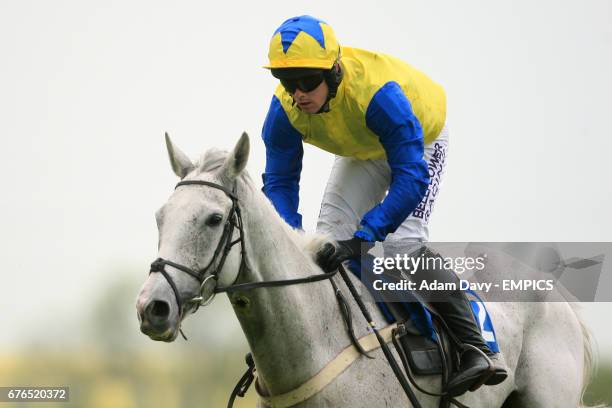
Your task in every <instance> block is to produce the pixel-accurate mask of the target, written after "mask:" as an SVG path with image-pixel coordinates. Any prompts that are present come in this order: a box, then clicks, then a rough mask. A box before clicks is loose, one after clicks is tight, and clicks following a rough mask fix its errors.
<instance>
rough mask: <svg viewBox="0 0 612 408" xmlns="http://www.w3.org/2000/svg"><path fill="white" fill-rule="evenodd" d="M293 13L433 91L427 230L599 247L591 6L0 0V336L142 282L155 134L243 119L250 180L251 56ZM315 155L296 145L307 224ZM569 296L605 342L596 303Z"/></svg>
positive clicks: (160, 163)
mask: <svg viewBox="0 0 612 408" xmlns="http://www.w3.org/2000/svg"><path fill="white" fill-rule="evenodd" d="M301 14H311V15H314V16H317V17H319V18H321V19H323V20H325V21H326V22H327V23H329V24H330V25H331V26H332V27H333V28H334V30H335V32H336V35H337V36H338V39H339V41H340V43H341V44H343V45H349V46H355V47H359V48H365V49H370V50H376V51H380V52H385V53H389V54H392V55H394V56H397V57H400V58H402V59H404V60H405V61H407V62H409V63H410V64H412V65H413V66H415V67H417V68H418V69H421V70H423V71H424V72H426V73H427V74H428V75H429V76H430V77H431V78H433V79H434V80H435V81H436V82H438V83H440V84H441V85H442V86H443V87H444V88H445V90H446V92H447V96H448V124H449V128H450V148H449V155H448V160H449V162H448V167H447V170H446V175H445V179H444V181H443V185H442V192H441V195H440V198H439V199H438V201H437V203H436V210H435V211H434V213H433V215H432V218H431V221H430V225H431V232H430V239H431V240H432V241H612V216H611V215H610V212H609V209H610V208H612V186H611V184H610V182H609V177H610V176H609V175H610V174H612V164H611V161H610V160H609V158H608V157H607V153H608V152H609V151H610V147H612V142H611V140H610V137H611V136H612V134H611V131H610V129H611V128H612V76H611V75H610V72H612V3H611V2H610V1H608V0H589V1H577V0H572V1H568V0H565V1H549V0H538V1H535V2H534V1H526V0H520V1H495V2H490V1H485V0H482V1H475V0H468V1H462V2H455V1H451V0H448V1H436V2H416V1H401V2H400V1H397V2H384V1H383V2H377V3H374V2H371V1H367V2H366V1H325V2H322V1H308V2H304V1H292V2H285V1H277V2H244V3H240V4H239V3H236V2H215V3H205V2H201V1H200V2H197V1H193V2H182V1H177V2H156V1H147V2H136V1H105V2H94V1H54V2H44V1H27V0H24V1H13V0H7V1H2V2H1V3H0V55H1V56H2V63H1V64H0V126H1V127H0V129H1V131H2V133H3V136H2V142H3V143H2V145H3V151H4V152H5V153H4V155H3V158H2V160H0V180H1V183H2V194H1V195H0V226H1V229H2V234H1V236H0V254H1V256H2V272H1V274H2V281H1V283H0V326H1V327H2V328H3V329H2V330H1V331H0V346H3V347H9V348H11V347H18V346H19V344H21V342H23V341H24V338H26V337H27V336H30V335H31V334H32V333H33V332H37V331H36V330H43V331H46V332H56V333H58V335H59V337H58V338H61V334H62V333H63V332H64V329H63V328H62V327H63V326H62V325H63V324H67V325H68V326H66V327H70V322H76V321H79V319H82V318H83V317H84V316H86V315H87V311H88V309H89V308H90V307H91V300H92V299H94V298H95V297H96V295H97V293H99V291H100V288H103V287H106V286H108V285H109V282H112V281H117V280H119V281H121V280H130V281H133V280H136V281H138V282H140V281H141V280H142V281H144V279H145V277H146V273H147V271H148V264H149V263H150V262H151V260H153V259H154V258H155V256H156V244H157V232H156V227H155V221H154V212H155V210H156V209H157V208H158V207H160V206H161V205H162V204H163V203H164V202H165V200H166V199H167V197H168V196H169V194H170V193H171V191H172V188H173V186H174V184H175V182H176V178H175V176H174V174H173V173H172V172H171V170H170V166H169V164H168V160H167V155H166V150H165V145H164V142H163V135H164V132H166V131H167V132H169V133H170V135H171V137H172V138H173V140H174V141H175V143H176V144H177V145H178V146H180V147H181V149H183V150H184V151H185V152H187V153H188V154H189V155H190V156H192V157H198V156H199V155H200V154H201V153H202V152H203V151H204V150H205V149H207V148H209V147H213V146H215V147H225V148H231V147H232V146H233V144H234V143H235V142H236V141H237V139H238V137H239V136H240V134H241V133H242V132H243V131H246V132H248V133H249V135H250V136H251V141H252V148H251V156H250V159H249V164H248V167H247V169H248V171H249V172H250V173H251V175H253V176H254V179H255V180H256V181H257V182H259V183H260V182H261V181H260V177H259V175H260V174H261V173H262V171H263V168H264V165H265V151H264V146H263V143H262V141H261V138H260V135H261V127H262V124H263V120H264V117H265V114H266V111H267V108H268V105H269V103H270V99H271V96H272V92H273V90H274V87H275V86H276V81H275V80H274V78H272V77H271V75H270V74H269V72H267V71H266V70H264V69H262V65H264V64H265V63H266V62H267V46H268V42H269V39H270V37H271V35H272V33H273V32H274V30H275V29H276V27H277V26H278V25H280V24H281V23H282V22H283V21H284V20H285V19H286V18H288V17H291V16H294V15H301ZM332 160H333V157H332V156H331V155H330V154H328V153H326V152H323V151H320V150H317V149H316V148H312V147H309V146H307V147H306V148H305V158H304V164H303V168H304V170H303V173H302V182H301V203H300V211H301V213H302V214H303V216H304V225H305V228H306V229H307V230H313V229H314V225H315V221H316V217H317V214H318V209H319V204H320V200H321V196H322V192H323V189H324V187H325V180H326V179H327V177H328V174H329V170H330V168H331V163H332ZM116 271H129V272H121V273H123V274H124V275H121V274H117V272H116ZM135 297H136V293H134V298H135ZM584 309H585V310H584V312H585V316H586V319H587V322H588V323H589V324H590V326H591V328H592V330H593V331H594V332H595V336H596V338H597V340H598V342H599V345H600V349H601V350H602V353H603V354H606V353H607V354H608V355H612V330H611V329H609V328H607V327H606V326H608V325H607V324H606V325H604V321H605V319H606V317H607V316H608V315H609V314H610V312H611V311H612V304H609V303H608V304H598V305H592V304H591V305H589V304H586V305H584ZM126 313H129V314H130V315H131V316H134V315H135V313H134V310H133V309H130V310H127V311H126ZM134 320H135V317H134ZM58 322H62V323H61V324H59V325H58ZM234 323H235V322H234ZM235 326H236V327H237V323H235ZM34 327H36V330H34V329H33V328H34ZM234 329H235V327H234ZM143 337H144V336H143Z"/></svg>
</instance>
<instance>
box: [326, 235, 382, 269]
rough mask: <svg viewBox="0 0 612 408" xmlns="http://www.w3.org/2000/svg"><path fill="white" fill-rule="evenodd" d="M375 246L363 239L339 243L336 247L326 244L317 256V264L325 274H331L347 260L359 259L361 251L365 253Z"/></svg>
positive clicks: (352, 239) (355, 238)
mask: <svg viewBox="0 0 612 408" xmlns="http://www.w3.org/2000/svg"><path fill="white" fill-rule="evenodd" d="M373 246H374V243H373V242H368V241H366V240H363V239H361V238H357V237H354V238H351V239H347V240H345V241H337V242H336V245H334V244H332V243H326V244H325V245H323V247H321V249H320V250H319V251H318V252H317V254H316V262H317V264H318V265H319V266H320V267H321V269H323V271H325V272H331V271H334V270H336V269H338V267H339V266H340V264H341V263H342V262H344V261H346V260H347V259H359V258H360V257H361V251H362V249H363V251H364V253H365V252H367V251H368V250H370V249H371V248H372V247H373Z"/></svg>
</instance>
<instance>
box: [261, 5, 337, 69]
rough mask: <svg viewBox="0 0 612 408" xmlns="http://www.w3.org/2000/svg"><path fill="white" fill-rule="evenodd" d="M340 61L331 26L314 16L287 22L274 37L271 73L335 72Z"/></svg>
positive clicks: (268, 66) (277, 30)
mask: <svg viewBox="0 0 612 408" xmlns="http://www.w3.org/2000/svg"><path fill="white" fill-rule="evenodd" d="M339 57H340V45H339V44H338V40H337V39H336V35H335V34H334V31H333V30H332V28H331V27H330V26H328V25H327V23H325V22H324V21H321V20H318V19H316V18H314V17H311V16H299V17H293V18H290V19H288V20H286V21H285V22H284V23H283V24H281V26H280V27H278V29H276V31H275V32H274V34H273V35H272V39H271V40H270V49H269V51H268V59H269V60H270V62H269V64H268V65H266V66H264V68H268V69H278V68H281V69H282V68H318V69H325V70H327V69H331V68H332V66H333V65H334V63H335V62H336V61H337V60H338V58H339Z"/></svg>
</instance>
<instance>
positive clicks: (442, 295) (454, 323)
mask: <svg viewBox="0 0 612 408" xmlns="http://www.w3.org/2000/svg"><path fill="white" fill-rule="evenodd" d="M411 256H421V257H426V258H430V257H433V258H440V255H439V254H436V253H433V252H432V251H430V250H429V249H427V248H425V247H423V248H421V249H420V250H418V251H417V252H416V253H413V254H411ZM432 264H434V263H432ZM438 264H440V263H438ZM442 264H443V263H442ZM427 265H429V263H428V264H427ZM409 278H410V280H412V281H413V282H415V283H416V287H417V288H420V287H421V282H422V281H423V280H425V281H426V282H427V283H431V282H433V281H434V280H436V281H437V282H439V283H454V284H455V287H456V289H455V290H447V291H434V292H433V293H432V291H418V292H417V295H418V296H419V297H421V298H422V299H423V300H425V301H426V302H428V303H429V304H430V305H431V306H432V307H433V309H435V311H437V312H438V314H440V316H441V317H442V319H443V320H444V321H445V322H446V324H447V325H448V327H449V328H450V330H451V331H452V332H453V333H454V335H455V336H456V337H457V339H458V340H459V342H460V343H462V344H463V345H464V349H463V352H462V355H461V359H460V364H459V370H458V372H457V373H456V374H455V375H454V376H452V377H451V378H450V380H449V382H448V384H447V387H446V391H447V392H448V394H449V395H450V396H457V395H461V394H463V393H465V392H467V391H468V390H475V389H476V388H478V387H480V386H481V385H482V384H486V385H495V384H499V383H501V382H502V381H504V380H505V379H506V377H507V376H508V374H507V371H506V369H505V367H504V364H503V361H501V360H500V359H499V354H495V353H493V352H491V350H490V349H489V347H488V346H487V343H486V342H485V341H484V339H483V338H482V334H481V332H480V329H479V328H478V324H477V323H476V319H475V318H474V314H473V313H472V307H471V305H470V302H469V300H468V299H467V297H466V296H465V293H464V292H463V290H461V289H459V278H458V277H457V275H456V274H455V272H453V271H450V270H447V269H445V268H444V267H431V268H424V269H421V270H418V271H416V272H415V273H414V274H412V275H410V276H409ZM476 349H477V350H476ZM485 355H486V356H485Z"/></svg>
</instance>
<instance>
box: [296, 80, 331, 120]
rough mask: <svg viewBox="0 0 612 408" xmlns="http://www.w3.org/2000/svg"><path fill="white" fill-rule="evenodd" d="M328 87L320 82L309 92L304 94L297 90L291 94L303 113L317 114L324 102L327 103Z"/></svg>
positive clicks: (323, 82)
mask: <svg viewBox="0 0 612 408" xmlns="http://www.w3.org/2000/svg"><path fill="white" fill-rule="evenodd" d="M328 92H329V87H328V86H327V83H326V82H325V81H322V82H321V83H320V84H319V86H317V87H316V88H315V89H313V90H312V91H310V92H304V91H302V90H301V89H299V88H297V89H296V90H295V92H294V93H293V94H292V96H293V99H294V100H295V103H297V105H298V107H299V108H300V109H301V110H302V111H303V112H305V113H317V112H318V111H319V110H320V109H321V107H322V106H323V104H325V101H327V94H328Z"/></svg>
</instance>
